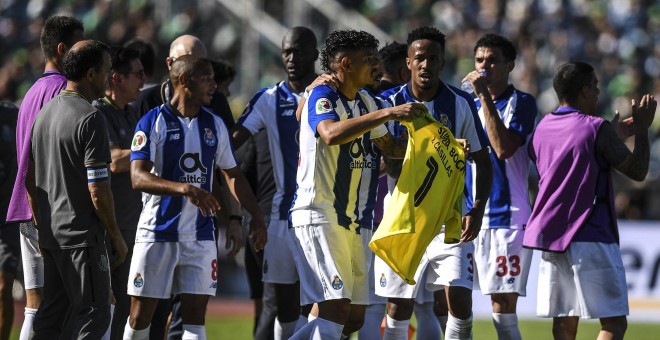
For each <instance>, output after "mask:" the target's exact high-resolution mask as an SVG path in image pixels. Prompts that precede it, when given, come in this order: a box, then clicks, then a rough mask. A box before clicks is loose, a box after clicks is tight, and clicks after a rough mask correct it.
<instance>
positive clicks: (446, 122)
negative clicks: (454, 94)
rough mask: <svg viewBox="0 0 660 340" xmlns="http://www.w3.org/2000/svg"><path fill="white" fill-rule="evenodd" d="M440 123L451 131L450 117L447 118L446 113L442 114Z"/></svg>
mask: <svg viewBox="0 0 660 340" xmlns="http://www.w3.org/2000/svg"><path fill="white" fill-rule="evenodd" d="M440 123H442V125H444V126H446V127H447V128H448V129H449V130H451V122H450V121H449V117H447V115H446V114H444V113H441V114H440Z"/></svg>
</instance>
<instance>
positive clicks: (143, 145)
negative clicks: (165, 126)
mask: <svg viewBox="0 0 660 340" xmlns="http://www.w3.org/2000/svg"><path fill="white" fill-rule="evenodd" d="M157 112H158V111H150V112H149V113H148V114H147V115H145V116H143V117H142V118H141V119H140V121H139V122H138V124H137V126H136V127H135V134H134V135H133V140H132V141H131V161H134V160H137V159H139V160H147V161H153V160H154V159H153V157H154V156H155V155H154V154H155V146H156V145H157V144H158V136H159V134H158V130H157V128H156V126H155V125H156V117H157V114H156V113H157Z"/></svg>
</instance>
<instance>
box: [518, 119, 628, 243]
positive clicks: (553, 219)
mask: <svg viewBox="0 0 660 340" xmlns="http://www.w3.org/2000/svg"><path fill="white" fill-rule="evenodd" d="M562 109H564V110H562V111H561V112H558V113H550V114H547V115H546V116H545V117H544V118H543V119H542V120H541V122H540V123H539V125H538V126H537V127H536V130H535V131H534V134H533V136H532V140H531V142H530V143H529V149H528V151H529V155H530V158H531V159H532V160H533V161H534V163H535V165H536V168H537V169H538V172H539V177H540V180H539V193H538V196H537V198H536V202H535V204H534V209H533V210H532V215H531V216H530V219H529V223H528V224H527V228H526V229H525V236H524V239H523V245H524V246H525V247H527V248H534V249H541V250H547V251H557V252H563V251H565V250H566V248H567V247H568V245H569V243H570V242H571V240H573V237H574V236H575V234H576V233H577V232H578V231H579V230H580V228H581V227H582V226H583V225H584V224H585V223H586V222H587V221H588V220H589V218H590V217H591V216H590V215H591V212H592V209H593V207H594V204H595V203H596V201H597V200H596V189H597V188H596V186H597V182H598V176H599V173H600V172H601V171H603V168H601V167H600V166H599V164H598V161H597V158H596V157H597V155H596V146H595V145H596V136H597V134H598V129H599V128H600V126H601V124H603V122H604V121H605V120H604V119H602V118H599V117H592V116H588V115H585V114H583V113H581V112H579V111H577V110H574V109H573V110H570V111H567V110H566V109H568V108H562ZM606 171H607V172H606V173H604V174H602V175H604V176H606V177H605V180H603V181H600V182H601V183H602V185H608V186H609V187H608V188H607V189H608V190H607V191H608V197H605V198H604V199H605V200H608V201H609V202H607V203H608V204H609V205H610V207H612V208H611V209H609V213H610V216H609V220H610V221H613V223H616V216H614V212H613V210H614V209H613V207H614V204H613V199H612V197H613V195H612V186H611V180H610V173H609V170H606ZM599 200H602V199H599ZM605 211H607V209H605ZM605 227H609V226H605ZM614 229H615V230H616V227H615V228H614ZM615 236H616V238H617V239H618V235H615Z"/></svg>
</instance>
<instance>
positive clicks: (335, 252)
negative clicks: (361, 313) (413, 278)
mask: <svg viewBox="0 0 660 340" xmlns="http://www.w3.org/2000/svg"><path fill="white" fill-rule="evenodd" d="M294 232H295V235H296V239H297V242H296V253H295V255H294V256H296V258H297V261H299V263H300V264H301V265H300V266H299V268H298V275H299V276H300V303H301V304H302V305H307V304H311V303H316V302H321V301H327V300H336V299H349V300H351V304H357V305H367V304H368V303H369V282H368V281H367V280H368V279H367V274H368V266H367V263H368V262H367V259H366V258H365V250H364V243H363V241H362V238H361V237H360V235H359V234H357V233H356V232H355V231H354V230H348V229H346V228H344V227H342V226H339V225H331V224H313V225H304V226H298V227H295V228H294Z"/></svg>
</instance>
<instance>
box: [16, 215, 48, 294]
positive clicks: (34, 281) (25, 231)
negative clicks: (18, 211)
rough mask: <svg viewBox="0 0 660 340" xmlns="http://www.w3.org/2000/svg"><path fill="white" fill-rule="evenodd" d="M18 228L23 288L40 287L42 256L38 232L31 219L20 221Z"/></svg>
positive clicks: (42, 280)
mask: <svg viewBox="0 0 660 340" xmlns="http://www.w3.org/2000/svg"><path fill="white" fill-rule="evenodd" d="M19 228H20V229H19V230H20V240H21V260H22V262H23V280H24V284H25V289H36V288H41V287H43V286H44V258H43V256H41V250H39V233H38V231H37V228H35V227H34V223H33V222H32V221H30V222H24V223H20V225H19Z"/></svg>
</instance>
